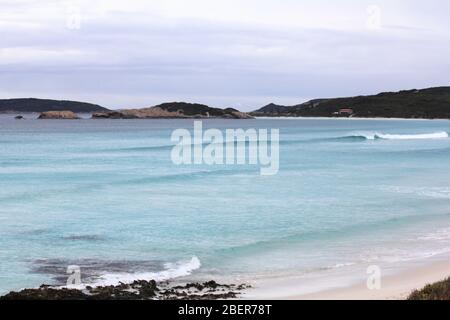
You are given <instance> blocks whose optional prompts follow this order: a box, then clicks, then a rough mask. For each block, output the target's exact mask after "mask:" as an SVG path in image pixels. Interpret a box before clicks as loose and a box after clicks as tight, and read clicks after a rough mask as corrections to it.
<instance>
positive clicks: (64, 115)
mask: <svg viewBox="0 0 450 320" xmlns="http://www.w3.org/2000/svg"><path fill="white" fill-rule="evenodd" d="M38 119H79V118H78V116H77V115H76V114H75V113H73V112H72V111H46V112H42V113H41V114H40V115H39V118H38Z"/></svg>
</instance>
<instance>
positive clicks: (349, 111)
mask: <svg viewBox="0 0 450 320" xmlns="http://www.w3.org/2000/svg"><path fill="white" fill-rule="evenodd" d="M339 114H340V115H341V116H343V115H347V116H351V115H352V114H353V109H340V110H339Z"/></svg>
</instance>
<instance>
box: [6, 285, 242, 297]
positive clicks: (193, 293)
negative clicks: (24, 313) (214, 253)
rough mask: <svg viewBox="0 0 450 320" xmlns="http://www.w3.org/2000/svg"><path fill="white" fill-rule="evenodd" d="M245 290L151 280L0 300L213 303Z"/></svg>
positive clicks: (48, 289) (28, 293) (30, 291)
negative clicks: (207, 301)
mask: <svg viewBox="0 0 450 320" xmlns="http://www.w3.org/2000/svg"><path fill="white" fill-rule="evenodd" d="M158 286H160V287H163V288H164V290H161V289H160V287H158ZM247 288H249V286H248V285H244V284H241V285H239V286H236V285H233V284H230V285H225V284H219V283H217V282H215V281H208V282H204V283H188V284H186V285H183V286H175V287H170V286H169V284H168V283H165V282H163V283H159V284H157V283H156V281H154V280H150V281H145V280H137V281H134V282H133V283H131V284H126V283H120V284H119V285H117V286H104V287H91V286H86V288H85V289H84V290H78V289H68V288H55V287H51V286H48V285H42V286H40V287H39V288H38V289H24V290H22V291H20V292H10V293H8V294H7V295H5V296H3V297H0V300H154V299H160V300H181V299H186V300H216V299H235V298H237V297H238V294H239V292H240V291H242V290H244V289H247Z"/></svg>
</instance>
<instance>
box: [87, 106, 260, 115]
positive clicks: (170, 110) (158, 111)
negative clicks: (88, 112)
mask: <svg viewBox="0 0 450 320" xmlns="http://www.w3.org/2000/svg"><path fill="white" fill-rule="evenodd" d="M92 118H93V119H185V118H191V119H205V118H222V119H253V117H252V116H251V115H249V114H247V113H245V112H240V111H238V110H236V109H232V108H228V109H218V108H210V107H208V106H205V105H201V104H192V103H184V102H172V103H165V104H161V105H159V106H154V107H150V108H142V109H124V110H119V111H110V112H97V113H94V114H93V115H92Z"/></svg>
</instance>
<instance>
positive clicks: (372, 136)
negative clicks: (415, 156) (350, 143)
mask: <svg viewBox="0 0 450 320" xmlns="http://www.w3.org/2000/svg"><path fill="white" fill-rule="evenodd" d="M448 137H449V135H448V132H444V131H442V132H434V133H421V134H386V133H378V132H372V133H371V132H367V133H354V134H352V135H349V136H345V137H341V138H340V139H358V140H377V139H382V140H423V139H448Z"/></svg>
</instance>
